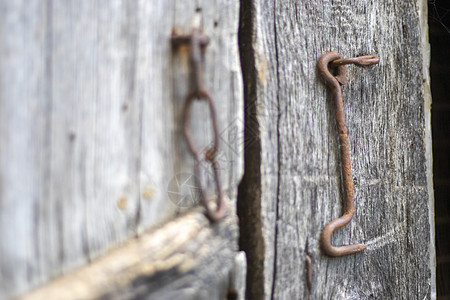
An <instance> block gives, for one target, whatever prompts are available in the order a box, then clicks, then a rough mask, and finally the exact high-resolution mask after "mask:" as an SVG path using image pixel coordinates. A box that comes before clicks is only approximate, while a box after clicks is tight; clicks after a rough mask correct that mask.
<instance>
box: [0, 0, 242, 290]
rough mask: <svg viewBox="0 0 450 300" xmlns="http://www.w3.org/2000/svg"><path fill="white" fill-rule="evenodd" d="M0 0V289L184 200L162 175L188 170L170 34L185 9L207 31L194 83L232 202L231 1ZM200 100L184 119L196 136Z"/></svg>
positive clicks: (180, 54)
mask: <svg viewBox="0 0 450 300" xmlns="http://www.w3.org/2000/svg"><path fill="white" fill-rule="evenodd" d="M0 7H1V9H0V16H1V18H0V72H1V73H0V78H1V81H0V84H1V90H0V144H1V145H0V161H1V162H2V163H1V168H0V185H1V187H2V188H1V192H0V193H1V198H0V207H1V209H0V236H1V237H2V238H1V243H0V276H1V277H0V279H1V280H0V299H6V298H8V297H10V296H12V295H17V294H19V293H22V292H24V291H27V290H29V289H30V288H32V287H35V286H36V285H38V284H41V283H44V282H46V281H47V280H49V279H50V278H53V277H56V276H59V275H61V274H64V273H67V272H69V271H70V270H72V269H73V268H74V267H76V266H80V265H83V264H85V263H88V262H89V261H91V260H92V259H95V258H96V257H98V256H99V255H101V254H105V253H106V252H107V251H108V249H110V248H113V247H116V246H117V245H118V244H120V243H122V242H123V241H125V240H126V239H128V238H132V237H134V236H138V235H139V234H140V233H141V232H144V231H145V230H146V229H148V228H150V227H152V226H154V225H155V224H159V223H161V222H165V221H167V220H168V219H170V218H172V217H174V216H176V215H177V214H178V213H180V212H182V211H183V209H180V208H179V207H177V206H176V204H174V202H173V201H171V200H170V199H169V196H168V186H169V183H170V181H171V180H172V179H173V178H174V177H175V176H176V175H177V174H180V173H186V174H191V173H192V171H193V161H192V158H191V157H190V155H189V153H188V151H187V148H186V146H185V144H184V138H183V137H182V134H181V129H180V123H181V115H180V111H181V108H182V105H183V102H184V98H185V95H186V94H187V92H188V89H189V65H188V48H184V49H183V50H182V51H173V49H172V47H171V44H170V36H171V33H172V30H173V29H176V30H177V31H179V32H180V33H181V32H184V33H189V32H190V30H191V26H192V22H193V20H194V19H195V18H196V16H197V17H198V18H199V19H200V21H201V24H200V25H201V27H202V28H203V29H204V30H205V32H206V33H207V34H208V35H209V36H210V37H211V43H210V45H209V46H208V49H207V52H206V61H205V78H206V82H205V85H206V87H207V88H208V90H209V91H210V93H211V95H212V96H213V100H214V102H215V104H216V106H217V111H218V115H219V127H220V132H221V144H220V150H221V153H222V152H223V153H222V156H223V157H222V160H221V161H220V165H221V176H222V179H223V181H224V184H223V186H224V188H226V189H227V190H228V193H229V195H230V198H231V200H232V202H235V197H236V194H237V191H236V186H237V184H238V182H239V180H240V177H241V174H242V168H243V164H242V158H241V157H242V146H241V145H240V143H239V139H238V138H236V137H235V135H236V134H237V136H238V137H239V136H241V135H242V130H243V116H242V106H243V104H242V82H241V81H242V79H241V75H240V64H239V56H238V48H237V27H238V2H237V1H216V2H214V3H210V2H208V1H205V2H204V3H200V2H198V1H182V2H180V1H156V2H154V1H153V2H151V3H150V2H147V1H121V0H114V1H108V2H107V3H106V2H101V3H100V2H91V1H65V2H60V1H46V2H43V1H31V2H29V1H27V2H25V1H15V2H14V3H12V2H10V1H0ZM198 9H200V10H198ZM204 108H205V107H203V106H202V105H199V107H198V109H199V110H198V111H196V112H195V117H194V120H196V121H197V122H193V124H191V126H192V129H193V132H195V138H196V139H197V140H198V141H199V142H201V143H203V144H204V145H207V144H208V143H209V142H210V140H211V137H210V135H209V134H208V133H210V131H208V130H209V129H208V124H207V123H205V122H204V121H203V120H206V119H207V114H206V112H207V111H206V109H204ZM231 133H234V135H233V134H231ZM205 170H208V169H207V168H205ZM233 207H234V205H231V208H232V210H233ZM229 247H230V248H229V249H234V248H235V244H233V242H231V243H230V245H229ZM224 251H225V250H224ZM226 251H228V250H226ZM224 267H228V266H224Z"/></svg>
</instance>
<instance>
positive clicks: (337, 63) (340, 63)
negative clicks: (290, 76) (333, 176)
mask: <svg viewBox="0 0 450 300" xmlns="http://www.w3.org/2000/svg"><path fill="white" fill-rule="evenodd" d="M379 61H380V58H379V57H377V56H372V55H370V56H359V57H352V58H342V56H341V55H340V54H339V53H337V52H327V53H325V54H324V55H322V56H321V57H320V58H319V61H318V62H317V67H318V69H319V73H320V75H321V76H322V77H323V79H324V80H325V82H326V84H327V85H328V87H329V88H330V89H331V92H332V94H333V100H334V113H335V118H336V124H337V129H338V135H339V148H340V151H341V167H342V182H343V186H344V214H343V215H342V216H341V217H339V218H337V219H335V220H333V221H331V222H330V223H328V224H327V225H326V226H325V228H324V229H323V231H322V234H321V237H320V243H321V246H322V249H323V251H324V252H325V253H326V254H327V255H329V256H344V255H349V254H353V253H357V252H360V251H362V250H364V249H366V245H363V244H357V245H346V246H339V247H335V246H333V245H332V244H331V236H332V235H333V232H334V231H335V230H336V229H338V228H341V227H343V226H345V225H347V224H348V223H350V221H351V220H352V218H353V214H354V213H355V202H354V197H353V179H352V170H351V165H350V146H349V142H348V131H347V125H346V122H345V114H344V102H343V100H342V90H341V85H344V84H346V83H347V76H346V74H345V65H347V64H355V65H359V66H368V65H373V64H377V63H379ZM329 66H331V67H335V68H336V75H333V74H331V72H330V70H329V68H328V67H329Z"/></svg>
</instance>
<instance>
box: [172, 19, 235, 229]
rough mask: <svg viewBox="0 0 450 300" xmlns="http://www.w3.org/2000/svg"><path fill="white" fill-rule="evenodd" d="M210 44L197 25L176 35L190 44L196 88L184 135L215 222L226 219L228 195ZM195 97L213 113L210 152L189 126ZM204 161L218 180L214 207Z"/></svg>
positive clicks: (187, 103)
mask: <svg viewBox="0 0 450 300" xmlns="http://www.w3.org/2000/svg"><path fill="white" fill-rule="evenodd" d="M208 43H209V37H208V36H206V35H204V34H202V33H201V32H200V30H199V29H197V28H194V29H193V30H192V34H190V35H172V44H173V45H174V46H177V45H180V44H189V45H190V63H191V66H192V68H193V74H194V84H193V89H192V91H191V92H189V93H188V95H187V97H186V99H185V104H184V108H183V112H182V116H183V123H182V124H183V134H184V137H185V139H186V143H187V146H188V149H189V151H190V152H191V154H192V156H193V158H194V161H195V167H194V175H195V179H196V184H197V186H198V187H199V190H200V199H201V202H202V205H203V206H204V208H205V210H206V216H207V217H208V218H209V219H210V220H211V221H212V222H216V221H219V220H220V219H222V218H223V217H224V216H225V215H226V213H227V211H226V208H225V205H224V198H225V197H226V195H225V193H224V192H223V190H222V185H221V182H220V177H219V165H218V162H217V159H216V154H217V150H218V143H219V129H218V125H217V115H216V110H215V106H214V102H213V100H212V98H211V96H210V95H209V93H208V92H207V91H206V89H205V87H204V80H203V78H204V72H203V67H204V66H203V60H204V51H205V48H206V46H207V45H208ZM195 100H198V101H206V102H207V104H208V108H209V113H210V116H211V123H212V131H213V142H212V146H211V147H210V148H209V149H207V150H206V151H203V150H202V149H199V148H197V147H196V146H195V144H194V142H193V138H192V133H191V131H190V129H189V123H190V119H191V118H190V112H191V106H192V104H193V103H194V101H195ZM204 161H206V162H208V163H210V164H211V167H212V170H213V176H214V183H215V188H216V191H217V196H216V207H215V208H213V207H211V202H212V201H213V198H214V196H211V195H207V192H206V187H205V186H204V185H203V183H202V182H201V180H200V177H201V176H200V175H201V163H202V162H204Z"/></svg>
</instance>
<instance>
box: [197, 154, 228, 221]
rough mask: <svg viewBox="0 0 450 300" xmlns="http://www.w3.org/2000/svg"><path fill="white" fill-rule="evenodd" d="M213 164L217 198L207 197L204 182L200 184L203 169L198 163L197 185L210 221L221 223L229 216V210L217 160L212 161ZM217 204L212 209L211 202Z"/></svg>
mask: <svg viewBox="0 0 450 300" xmlns="http://www.w3.org/2000/svg"><path fill="white" fill-rule="evenodd" d="M211 164H212V169H213V174H214V182H215V185H216V187H215V188H216V191H217V194H216V195H217V196H215V197H214V196H213V195H206V189H205V188H204V187H203V185H202V182H200V180H199V179H200V178H201V176H200V175H201V174H200V173H201V167H200V163H199V162H198V161H197V162H196V167H195V173H196V176H195V177H196V178H197V180H198V181H197V185H198V186H199V187H200V199H201V202H202V205H203V207H204V208H205V211H206V212H205V214H206V216H207V217H208V219H209V220H210V221H211V222H217V221H220V220H221V219H223V218H224V217H225V216H226V215H227V212H228V211H227V209H226V206H225V201H224V198H225V197H226V195H225V193H224V192H223V191H222V187H221V184H220V178H219V170H218V169H219V168H218V165H217V162H216V161H215V160H213V161H211ZM214 198H216V199H215V202H216V207H215V208H212V207H211V202H213V201H214Z"/></svg>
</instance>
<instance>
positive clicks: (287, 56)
mask: <svg viewBox="0 0 450 300" xmlns="http://www.w3.org/2000/svg"><path fill="white" fill-rule="evenodd" d="M241 18H242V22H241V32H240V44H241V47H242V49H241V51H242V53H241V60H242V61H243V72H244V81H245V87H244V90H245V97H246V108H247V111H246V139H247V141H249V140H251V139H252V138H253V137H254V136H257V137H259V140H258V141H257V142H256V143H253V144H252V145H251V146H249V147H248V148H247V151H246V154H245V162H246V165H245V172H246V175H245V177H244V181H243V185H242V186H241V187H240V191H242V194H240V197H242V198H241V199H242V201H244V200H245V203H246V204H245V205H244V204H243V202H240V203H239V206H238V211H239V216H240V225H241V240H240V242H241V246H242V247H243V249H244V250H246V251H247V257H248V274H249V275H248V277H247V282H248V283H249V285H248V287H247V295H248V297H249V299H261V298H263V297H265V298H266V299H306V297H308V291H307V288H306V280H305V278H306V277H305V255H306V254H309V256H310V257H311V259H312V268H313V270H312V273H313V279H312V290H311V293H310V295H309V297H310V299H397V298H405V299H430V298H433V297H435V294H434V275H433V273H434V271H433V268H434V265H433V262H434V248H433V246H432V245H433V241H432V239H433V238H434V237H433V236H432V232H433V230H432V229H433V228H432V226H433V225H430V224H433V221H432V220H431V219H430V218H431V217H432V215H433V214H432V204H431V203H432V190H431V186H432V183H431V175H430V174H431V169H430V168H431V164H430V162H431V155H430V153H431V152H430V127H429V122H430V120H429V109H430V99H429V95H427V93H428V92H429V90H428V86H427V84H428V80H429V79H428V60H429V56H428V44H427V37H426V30H427V27H426V22H425V24H424V20H426V1H421V0H420V1H416V0H409V1H356V0H354V1H321V2H317V1H306V0H305V1H259V0H254V1H244V3H243V7H242V8H241ZM326 51H338V52H339V53H341V54H342V55H344V56H345V57H352V56H358V55H369V54H376V55H378V56H379V57H380V58H381V62H380V64H379V65H376V66H372V67H364V68H361V67H356V66H349V67H347V75H348V78H349V83H348V85H345V86H344V88H343V97H344V108H345V114H346V119H347V126H348V130H349V139H350V147H351V155H352V157H351V165H352V171H353V177H354V184H355V203H356V214H355V216H354V218H353V221H352V222H351V224H350V225H348V226H346V227H344V228H343V229H340V230H338V231H337V232H336V233H335V234H334V235H333V244H334V245H345V244H350V243H365V244H366V245H367V246H368V248H367V250H365V251H364V252H362V253H359V254H356V255H351V256H346V257H341V258H330V257H327V256H324V255H323V253H322V252H321V250H320V248H319V244H318V240H319V236H320V233H321V231H322V230H323V228H324V226H325V225H326V224H327V223H328V222H329V221H331V220H332V219H335V218H336V217H338V216H340V215H341V214H342V210H343V208H342V192H341V177H340V165H339V150H338V142H337V131H336V125H335V120H334V112H333V105H332V99H331V93H330V92H329V91H328V89H327V87H326V85H325V84H324V82H323V81H322V80H321V78H320V76H319V74H318V72H317V68H316V63H317V60H318V58H319V57H320V56H321V55H322V54H323V53H324V52H326ZM424 83H425V85H424Z"/></svg>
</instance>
